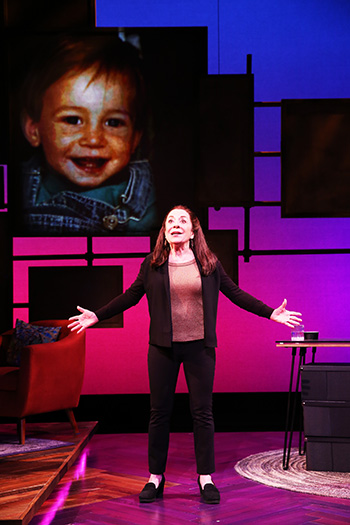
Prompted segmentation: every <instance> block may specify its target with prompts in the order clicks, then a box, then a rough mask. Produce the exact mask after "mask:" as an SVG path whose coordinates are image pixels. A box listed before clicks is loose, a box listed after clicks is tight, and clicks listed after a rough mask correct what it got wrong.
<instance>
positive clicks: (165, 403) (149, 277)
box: [69, 206, 301, 503]
mask: <svg viewBox="0 0 350 525" xmlns="http://www.w3.org/2000/svg"><path fill="white" fill-rule="evenodd" d="M219 291H221V292H222V293H224V294H225V295H226V296H227V297H228V298H229V299H230V300H231V301H232V302H233V303H235V304H236V305H238V306H239V307H241V308H243V309H245V310H247V311H249V312H252V313H254V314H256V315H259V316H261V317H265V318H267V319H272V320H273V321H276V322H278V323H282V324H285V325H287V326H289V327H293V326H295V325H297V324H299V323H300V322H301V314H300V313H299V312H291V311H288V310H286V303H287V301H286V300H284V301H283V303H282V305H281V306H280V307H279V308H276V309H273V308H271V307H269V306H267V305H266V304H264V303H263V302H261V301H259V300H258V299H256V298H255V297H253V296H251V295H249V294H248V293H246V292H244V291H243V290H241V289H240V288H239V287H238V286H237V285H236V284H235V283H234V282H233V281H232V280H231V279H230V278H229V277H228V275H227V274H226V273H225V271H224V269H223V267H222V265H221V263H220V262H219V260H218V259H217V257H216V256H215V254H213V253H212V252H211V251H210V249H209V247H208V245H207V243H206V240H205V237H204V234H203V231H202V228H201V226H200V223H199V220H198V218H197V217H196V216H195V214H194V213H193V212H192V211H191V210H189V209H188V208H186V207H185V206H175V207H174V208H173V209H172V210H171V211H170V212H169V213H168V214H167V216H166V217H165V219H164V221H163V225H162V227H161V229H160V232H159V235H158V239H157V242H156V246H155V249H154V252H153V253H151V254H150V255H148V256H147V257H146V258H145V260H144V261H143V263H142V265H141V268H140V272H139V274H138V276H137V278H136V280H135V281H134V283H133V284H132V285H131V286H130V287H129V288H128V289H127V290H126V291H125V292H124V293H123V294H121V295H119V296H118V297H116V298H115V299H113V300H112V301H111V302H110V303H108V304H107V305H105V306H103V307H102V308H100V309H99V310H97V311H96V312H91V311H89V310H86V309H84V308H81V307H78V310H79V311H80V312H81V314H80V315H77V316H74V317H71V318H70V319H71V320H72V321H73V322H72V323H71V324H70V325H69V326H70V327H71V329H72V330H78V331H81V330H83V329H85V328H88V327H89V326H92V325H93V324H95V323H97V322H98V321H102V320H103V319H107V318H109V317H112V316H114V315H116V314H118V313H121V312H123V311H124V310H126V309H127V308H130V307H131V306H134V305H135V304H137V303H138V302H139V301H140V299H141V298H142V297H143V295H144V294H146V296H147V300H148V306H149V313H150V338H149V350H148V373H149V383H150V393H151V416H150V423H149V435H148V461H149V472H150V478H149V481H148V483H147V484H146V485H145V487H144V488H143V490H142V492H141V493H140V495H139V499H140V502H141V503H148V502H152V501H155V500H156V498H157V497H161V496H162V495H163V489H164V483H165V477H164V472H165V467H166V461H167V454H168V446H169V423H170V416H171V412H172V407H173V401H174V395H175V388H176V382H177V378H178V373H179V369H180V365H181V363H182V364H183V368H184V373H185V377H186V382H187V386H188V390H189V397H190V409H191V415H192V419H193V434H194V445H195V455H196V463H197V473H198V485H199V490H200V494H201V496H202V498H203V500H204V502H205V503H219V501H220V493H219V490H218V489H217V487H216V486H215V484H214V482H213V480H212V477H211V474H212V473H213V472H214V471H215V462H214V420H213V413H212V392H213V382H214V371H215V347H216V346H217V341H216V317H217V304H218V296H219Z"/></svg>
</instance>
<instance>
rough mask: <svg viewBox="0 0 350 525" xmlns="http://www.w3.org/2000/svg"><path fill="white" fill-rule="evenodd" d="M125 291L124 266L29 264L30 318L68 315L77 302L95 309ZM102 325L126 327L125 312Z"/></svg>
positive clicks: (65, 317) (73, 310)
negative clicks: (30, 265) (40, 265)
mask: <svg viewBox="0 0 350 525" xmlns="http://www.w3.org/2000/svg"><path fill="white" fill-rule="evenodd" d="M122 291H123V267H122V266H83V267H82V266H60V267H44V268H42V267H32V268H29V318H30V321H38V320H40V319H67V318H69V317H71V316H73V315H77V314H79V312H78V310H77V306H81V307H83V308H87V309H88V310H92V311H95V310H97V309H98V308H99V307H101V306H103V305H104V304H106V303H107V302H109V301H110V300H111V299H113V298H114V297H116V296H117V295H119V294H120V293H122ZM97 326H98V327H99V328H101V327H105V328H107V327H110V328H122V327H123V314H120V315H117V316H114V317H112V318H111V319H107V320H106V321H102V322H101V323H99V324H98V325H97Z"/></svg>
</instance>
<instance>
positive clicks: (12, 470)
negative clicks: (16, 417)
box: [0, 422, 97, 525]
mask: <svg viewBox="0 0 350 525" xmlns="http://www.w3.org/2000/svg"><path fill="white" fill-rule="evenodd" d="M96 426H97V423H96V422H91V423H80V424H79V434H78V435H76V436H75V435H73V434H72V430H71V427H70V425H69V424H65V423H50V424H41V425H40V424H37V425H28V428H27V437H40V438H42V439H54V440H60V441H64V442H67V446H65V447H60V448H56V449H51V450H44V451H40V452H32V453H26V454H16V455H13V456H6V457H3V458H0V524H1V525H3V524H9V525H11V524H21V525H26V524H27V523H29V521H30V520H31V519H32V518H33V516H34V515H35V514H36V513H37V512H38V511H39V509H40V507H41V505H42V504H43V503H44V502H45V500H46V499H47V498H48V497H49V495H50V494H51V492H52V491H53V490H54V488H55V487H56V485H57V484H58V482H59V481H60V479H61V478H62V477H63V476H64V475H65V474H66V472H67V471H68V469H69V468H70V467H71V465H72V464H73V463H74V462H75V461H76V459H77V458H78V456H79V455H80V454H81V452H82V450H83V449H84V447H85V446H86V445H87V443H88V442H89V440H90V439H91V437H92V435H93V433H94V431H95V428H96ZM13 430H14V429H13V425H0V432H1V433H4V434H11V433H12V432H13Z"/></svg>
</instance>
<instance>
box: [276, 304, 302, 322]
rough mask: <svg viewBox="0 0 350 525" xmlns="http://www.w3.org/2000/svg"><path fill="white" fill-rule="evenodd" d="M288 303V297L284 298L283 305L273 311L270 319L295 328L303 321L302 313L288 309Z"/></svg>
mask: <svg viewBox="0 0 350 525" xmlns="http://www.w3.org/2000/svg"><path fill="white" fill-rule="evenodd" d="M286 305H287V299H284V301H283V303H282V304H281V306H279V307H278V308H276V310H274V311H273V312H272V314H271V317H270V319H272V321H276V323H281V324H285V325H286V326H289V328H293V327H294V326H296V325H298V324H300V323H301V322H302V318H301V313H300V312H290V311H289V310H286Z"/></svg>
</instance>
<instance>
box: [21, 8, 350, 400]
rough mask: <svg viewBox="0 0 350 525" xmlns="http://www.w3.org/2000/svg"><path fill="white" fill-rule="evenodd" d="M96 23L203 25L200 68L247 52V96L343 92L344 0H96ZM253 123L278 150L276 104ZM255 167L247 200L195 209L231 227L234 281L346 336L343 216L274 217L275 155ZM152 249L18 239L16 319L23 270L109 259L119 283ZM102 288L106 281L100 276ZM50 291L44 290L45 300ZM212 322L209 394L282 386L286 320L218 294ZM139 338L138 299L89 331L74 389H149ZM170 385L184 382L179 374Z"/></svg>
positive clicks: (327, 333)
mask: <svg viewBox="0 0 350 525" xmlns="http://www.w3.org/2000/svg"><path fill="white" fill-rule="evenodd" d="M96 23H97V25H98V26H99V27H131V28H135V27H140V26H143V27H145V26H149V27H171V26H172V27H176V26H196V27H204V28H207V38H208V41H207V42H208V44H207V45H208V48H207V51H208V63H207V64H208V72H209V74H215V75H218V74H230V75H231V74H245V73H246V63H247V55H248V54H251V55H252V64H253V67H252V70H253V74H254V100H255V102H256V103H258V102H262V101H264V102H266V101H271V102H280V101H281V100H282V99H300V98H301V99H316V98H319V99H327V98H332V99H336V98H346V97H347V96H348V91H347V86H349V85H350V71H349V69H348V68H346V67H344V56H346V55H347V54H348V53H349V51H350V34H349V31H348V27H349V23H350V8H349V6H348V4H346V3H344V2H342V3H341V2H339V3H334V2H333V1H331V0H329V1H325V2H322V3H319V2H317V3H316V2H313V3H308V4H305V2H303V1H301V0H296V1H295V2H293V4H291V3H290V2H289V1H288V0H282V1H281V2H278V4H276V2H274V1H273V0H265V1H264V2H263V4H262V3H261V2H257V1H256V0H238V1H237V2H230V1H229V0H226V1H225V0H220V2H219V1H218V2H212V1H209V0H200V1H198V0H186V1H179V2H176V3H174V2H170V1H169V2H168V1H167V2H165V1H156V2H145V1H141V0H130V1H129V2H121V1H117V0H97V1H96ZM159 45H160V46H161V41H160V42H159ZM173 96H174V97H175V96H176V93H173ZM213 104H215V100H214V101H213ZM164 117H165V118H166V115H164ZM180 124H181V123H180ZM234 125H235V122H234V121H233V122H232V126H234ZM254 125H255V126H254V135H255V136H254V149H255V151H256V152H275V153H276V152H277V153H278V152H279V151H280V144H281V108H280V107H279V106H278V104H277V105H276V104H272V105H270V106H269V105H264V104H260V105H259V104H257V105H256V107H255V110H254ZM180 128H181V125H179V132H180ZM165 145H166V144H165ZM195 147H198V144H197V145H196V146H195ZM169 162H170V163H171V162H172V160H171V159H170V160H169ZM254 167H255V170H254V181H253V183H254V184H253V187H254V201H253V202H250V203H249V204H250V206H248V207H246V208H245V209H244V207H242V205H241V204H239V205H238V204H237V205H234V204H233V205H232V206H227V205H225V206H224V207H220V206H218V203H217V202H215V203H213V206H210V204H208V207H207V209H206V212H205V213H204V214H203V216H204V219H203V220H204V223H207V224H205V227H207V228H209V230H211V231H215V230H228V231H230V230H237V232H238V237H237V239H238V265H237V267H238V272H237V273H238V280H239V285H240V286H241V287H242V288H243V289H245V290H246V291H248V292H250V293H252V294H253V295H255V296H257V297H259V298H261V299H262V300H264V301H265V302H266V303H268V304H269V305H271V306H273V307H277V306H279V305H280V304H281V302H282V301H283V299H284V298H285V297H286V298H287V300H288V307H289V308H290V309H293V310H300V311H302V312H303V319H304V324H305V329H307V330H319V332H320V337H323V338H329V339H332V338H334V339H340V338H349V337H350V333H349V322H348V320H349V307H348V300H349V297H350V272H349V262H350V259H349V257H350V256H349V252H350V219H349V218H348V217H342V218H334V217H332V218H330V217H313V218H281V169H280V168H281V166H280V158H279V156H278V154H275V155H273V154H271V155H256V157H255V166H254ZM178 170H181V166H178ZM173 176H175V177H176V173H175V175H173ZM213 177H215V173H213ZM187 189H188V188H187V186H186V184H184V185H183V187H177V191H176V194H175V195H176V199H180V198H181V200H182V201H183V202H186V200H187V196H188V192H187ZM310 197H311V196H310ZM214 205H215V208H214ZM200 211H201V212H202V210H201V209H200ZM150 249H151V236H148V235H142V236H139V237H136V238H135V237H126V238H118V237H114V238H107V239H106V238H100V237H98V236H92V237H88V238H87V237H85V236H80V237H60V238H52V237H51V236H50V235H47V236H44V237H38V238H28V237H27V238H26V237H22V236H19V237H15V239H14V243H13V258H14V262H13V268H14V270H13V275H14V297H13V301H14V306H15V308H14V318H16V317H20V318H25V317H26V316H27V317H28V318H29V312H30V297H29V293H30V286H29V279H30V271H29V268H32V267H38V266H46V267H47V266H49V267H53V266H59V267H69V266H74V267H78V266H82V267H84V266H86V265H92V266H101V267H105V266H117V267H119V268H120V270H118V272H119V273H120V272H121V273H122V286H123V288H124V289H125V288H126V287H127V286H128V285H129V284H130V283H131V282H132V281H133V279H135V277H136V275H137V272H138V269H139V266H140V263H141V261H142V259H143V257H144V255H145V254H146V253H147V252H148V251H149V250H150ZM40 253H41V254H42V256H41V257H40V255H38V254H40ZM86 253H88V257H87V258H86V256H85V255H86ZM233 257H234V254H233ZM101 286H105V287H107V288H108V287H110V283H109V281H108V278H107V277H106V279H103V280H102V282H101ZM63 292H64V290H63ZM31 293H34V292H31ZM56 293H57V292H56ZM54 299H55V298H54V297H51V296H50V294H49V292H48V294H47V302H48V303H49V302H50V301H53V300H54ZM96 301H98V300H97V298H96ZM82 306H84V305H82ZM98 306H100V305H99V304H96V307H98ZM72 314H74V312H72ZM217 331H218V349H217V371H216V379H215V391H216V392H279V391H286V390H287V389H288V379H289V366H290V352H289V351H288V350H277V349H276V348H275V341H276V340H281V339H289V338H290V331H289V329H288V328H286V327H284V326H280V325H277V324H274V323H272V322H270V321H267V320H265V319H260V318H257V317H255V316H253V315H251V314H248V313H247V312H243V311H241V310H239V309H238V308H237V307H235V306H234V305H232V304H231V303H229V301H228V300H227V299H226V298H225V297H221V298H220V302H219V311H218V329H217ZM147 341H148V313H147V303H146V300H145V299H142V300H141V302H140V303H139V305H137V306H136V307H134V308H133V309H132V310H129V311H127V312H125V313H124V315H123V327H114V328H94V329H90V330H88V333H87V365H86V375H85V382H84V389H83V393H84V394H115V393H146V392H148V380H147ZM318 360H319V361H339V362H342V361H345V362H349V354H348V351H347V350H336V351H335V350H326V349H325V350H319V351H318ZM178 391H180V392H182V391H186V385H185V381H184V378H183V376H181V378H180V381H179V385H178Z"/></svg>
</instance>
